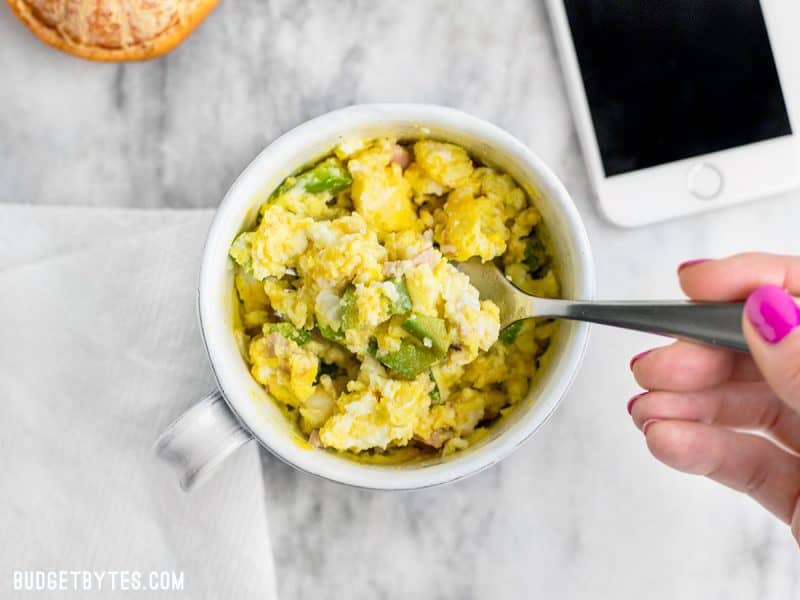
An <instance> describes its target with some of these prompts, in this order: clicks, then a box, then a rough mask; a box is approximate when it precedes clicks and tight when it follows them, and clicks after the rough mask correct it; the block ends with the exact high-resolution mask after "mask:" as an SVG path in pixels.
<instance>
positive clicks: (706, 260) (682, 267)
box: [678, 258, 709, 273]
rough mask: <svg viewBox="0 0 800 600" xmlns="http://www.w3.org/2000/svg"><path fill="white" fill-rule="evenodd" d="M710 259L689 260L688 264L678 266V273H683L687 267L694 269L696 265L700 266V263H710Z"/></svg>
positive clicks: (683, 263)
mask: <svg viewBox="0 0 800 600" xmlns="http://www.w3.org/2000/svg"><path fill="white" fill-rule="evenodd" d="M708 260H709V259H707V258H695V259H694V260H687V261H686V262H682V263H681V264H679V265H678V273H680V272H681V271H683V270H684V269H685V268H686V267H693V266H694V265H699V264H700V263H704V262H708Z"/></svg>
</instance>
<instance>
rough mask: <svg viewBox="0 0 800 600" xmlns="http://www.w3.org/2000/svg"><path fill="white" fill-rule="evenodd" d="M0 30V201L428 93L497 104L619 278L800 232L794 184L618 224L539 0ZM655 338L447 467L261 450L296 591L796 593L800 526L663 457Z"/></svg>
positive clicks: (152, 191)
mask: <svg viewBox="0 0 800 600" xmlns="http://www.w3.org/2000/svg"><path fill="white" fill-rule="evenodd" d="M0 49H1V51H0V184H2V185H0V201H2V202H9V203H15V202H20V203H37V204H74V205H91V206H105V207H111V206H119V207H141V208H163V207H173V208H199V207H213V206H215V205H216V204H217V203H218V201H219V199H220V198H221V196H222V194H223V193H224V191H225V190H226V189H227V187H228V186H229V185H230V183H231V182H232V180H233V179H234V177H235V176H236V175H237V173H238V172H239V171H240V170H241V169H242V168H243V167H244V165H246V164H247V162H248V161H249V160H250V159H251V158H252V157H253V156H254V155H255V154H256V153H257V152H258V151H259V150H260V149H261V148H262V147H263V146H264V145H265V144H267V143H268V142H269V141H270V140H272V139H274V138H275V137H276V136H277V135H279V134H280V133H282V132H284V131H286V130H288V129H289V128H291V127H292V126H294V125H297V124H299V123H301V122H303V121H304V120H306V119H308V118H310V117H313V116H315V115H318V114H320V113H322V112H325V111H328V110H331V109H334V108H337V107H341V106H345V105H347V104H352V103H357V102H379V101H417V102H433V103H440V104H446V105H450V106H454V107H457V108H461V109H463V110H466V111H468V112H471V113H473V114H476V115H478V116H480V117H483V118H485V119H488V120H490V121H492V122H494V123H496V124H498V125H500V126H501V127H503V128H505V129H507V130H508V131H510V132H511V133H513V134H514V135H515V136H517V137H518V138H520V139H521V140H522V141H523V142H525V143H526V144H528V145H529V146H530V147H532V148H533V149H534V150H535V151H536V152H537V153H538V154H539V155H540V156H541V157H542V158H543V159H544V160H545V161H547V162H548V163H549V164H550V165H551V166H552V168H553V169H554V170H555V172H556V173H557V174H558V175H559V176H560V177H561V178H562V179H563V181H564V182H565V184H566V185H567V187H568V189H569V190H570V192H571V193H572V194H573V197H574V199H575V202H576V204H577V205H578V208H579V209H580V211H581V212H582V214H583V216H584V219H585V221H586V226H587V229H588V231H589V235H590V238H591V241H592V244H593V248H594V251H595V258H596V261H597V265H598V277H599V292H600V295H602V296H605V297H630V298H634V297H639V298H646V297H659V296H665V297H666V296H677V294H678V293H679V291H678V288H677V285H676V283H675V281H674V276H673V273H674V267H675V264H676V263H677V262H679V261H681V260H684V259H688V258H693V257H696V256H717V255H722V254H725V253H729V252H734V251H739V250H744V249H748V248H761V249H771V250H777V251H785V252H795V253H798V251H800V247H798V241H797V239H798V238H797V235H796V223H797V222H798V221H799V220H800V203H798V200H800V196H798V194H797V192H792V193H788V194H784V195H783V196H781V197H779V198H772V199H769V200H767V201H763V202H758V203H755V204H750V205H745V206H740V207H736V208H732V209H728V210H726V211H723V212H719V213H711V214H706V215H701V216H697V217H693V218H690V219H683V220H679V221H674V222H670V223H665V224H660V225H655V226H650V227H647V228H644V229H639V230H634V231H628V230H622V229H618V228H615V227H613V226H611V225H609V224H607V223H606V222H604V221H603V220H602V219H601V218H600V217H599V216H598V215H597V213H596V211H595V209H594V208H593V203H592V200H591V193H590V189H589V185H588V181H587V177H586V172H585V169H584V166H583V163H582V159H581V155H580V151H579V148H578V145H577V142H576V136H575V131H574V127H573V124H572V121H571V117H570V114H569V110H568V107H567V104H566V97H565V93H564V87H563V82H562V78H561V75H560V72H559V68H558V65H557V61H556V57H555V50H554V47H553V42H552V39H551V34H550V30H549V26H548V22H547V17H546V13H545V10H544V8H543V6H542V4H541V3H540V2H536V1H525V0H494V1H492V2H485V1H484V0H470V1H458V2H456V1H455V0H452V1H449V2H446V1H438V2H435V1H429V0H406V1H404V2H388V1H366V0H365V1H360V2H359V1H348V2H330V1H328V2H325V1H322V0H319V1H317V2H310V1H298V0H283V1H274V2H267V1H258V0H223V1H222V3H221V5H220V6H219V7H218V9H217V10H216V11H215V13H214V14H213V15H212V16H211V17H210V18H209V19H208V21H207V22H206V23H205V24H203V25H202V26H201V27H200V29H199V30H198V31H197V32H196V33H195V34H194V35H192V36H191V37H190V38H189V39H188V40H187V41H186V42H185V43H184V44H183V45H182V46H181V47H180V48H179V49H177V50H176V51H175V52H173V53H172V54H170V55H169V56H167V57H166V58H163V59H161V60H157V61H152V62H149V63H142V64H125V65H104V64H91V63H87V62H84V61H81V60H78V59H75V58H71V57H68V56H65V55H62V54H60V53H58V52H55V51H53V50H51V49H49V48H47V47H45V46H44V45H42V44H40V43H38V42H37V41H36V40H35V39H34V38H33V37H32V36H31V35H30V34H29V33H28V31H27V30H26V29H24V28H23V27H22V26H21V25H20V24H19V23H17V22H16V20H15V19H14V18H13V17H12V16H11V15H10V14H9V13H8V11H6V10H5V9H0ZM789 91H790V92H791V90H789ZM794 98H796V95H793V94H791V93H790V100H792V101H794ZM643 201H646V199H643ZM654 343H663V342H662V341H660V340H659V339H656V338H648V337H647V336H643V335H638V334H632V333H624V332H615V331H609V330H603V329H595V331H594V332H593V339H592V343H591V346H590V350H589V353H588V355H587V360H586V363H585V366H584V368H583V370H582V371H581V374H580V376H579V377H578V380H577V382H576V384H575V386H574V387H573V389H572V391H571V393H570V394H569V396H568V398H567V399H566V400H565V402H564V404H563V405H562V406H561V408H560V409H559V411H558V412H557V414H556V416H555V417H554V418H553V419H552V421H551V422H550V424H549V425H548V426H547V427H546V428H544V429H543V430H542V431H541V432H540V434H539V435H537V436H536V438H534V439H533V440H532V441H530V442H529V443H528V444H526V445H525V446H524V447H523V448H522V449H521V450H520V451H518V452H517V453H516V454H515V455H514V456H513V457H512V458H510V459H509V460H507V461H505V462H504V463H503V464H501V465H499V466H497V467H495V468H493V469H491V470H489V471H488V472H485V473H483V474H481V475H479V476H476V477H474V478H472V479H470V480H468V481H465V482H462V483H459V484H456V485H453V486H449V487H445V488H441V489H436V490H430V491H425V492H419V493H413V494H412V493H406V494H385V493H373V492H366V491H359V490H353V489H348V488H344V487H341V486H337V485H334V484H330V483H326V482H322V481H318V480H315V479H312V478H310V477H308V476H306V475H302V474H299V473H296V472H295V471H293V470H292V469H290V468H288V467H286V466H284V465H283V464H281V463H279V462H278V461H277V460H275V459H273V458H271V457H269V456H268V455H266V454H264V455H263V456H262V463H263V476H264V486H265V490H266V497H267V503H266V510H267V513H268V517H269V522H270V529H271V534H272V541H273V548H274V552H275V560H276V567H277V575H278V584H279V590H280V593H281V596H282V597H284V598H305V597H317V598H328V597H337V596H342V597H347V598H352V599H356V598H384V597H385V598H392V597H399V596H401V595H403V596H406V595H414V596H420V595H421V596H423V597H426V598H472V597H474V598H479V597H493V598H494V597H496V598H501V597H502V598H506V597H508V598H511V597H531V596H534V595H536V596H541V597H575V598H578V597H598V598H602V597H615V598H639V597H647V598H651V599H655V598H664V599H666V598H676V597H680V598H725V599H732V598H753V597H759V598H787V599H788V598H795V597H797V596H798V593H800V589H799V588H798V581H797V579H798V573H800V569H798V567H800V561H798V555H797V553H796V551H795V546H794V542H793V541H792V539H791V537H790V535H789V532H788V529H787V528H786V527H785V526H783V525H782V524H779V523H777V522H775V521H774V520H773V519H772V518H771V517H770V516H769V515H767V514H766V513H765V512H764V511H763V510H761V509H760V508H759V507H758V506H756V505H755V504H754V503H752V502H751V501H750V500H748V499H747V498H744V497H741V496H739V495H736V494H734V493H732V492H729V491H727V490H724V489H721V488H718V487H717V486H715V485H713V484H711V483H709V482H707V481H705V480H702V479H697V478H692V477H689V476H684V475H681V474H678V473H675V472H673V471H670V470H669V469H667V468H666V467H664V466H662V465H660V464H658V463H657V462H656V461H655V460H654V459H652V458H651V457H650V456H649V455H648V453H647V451H646V448H645V445H644V442H643V439H642V437H641V434H639V432H638V431H636V429H635V428H634V427H632V425H631V424H630V419H629V417H628V415H627V414H626V412H625V404H626V402H627V399H628V397H629V396H630V395H632V394H633V393H635V392H636V385H635V383H634V382H633V380H632V378H631V377H630V374H629V372H628V368H627V362H628V357H629V356H630V355H632V354H633V353H634V352H636V351H638V350H641V349H644V348H645V347H647V346H648V345H652V344H654ZM200 368H204V369H205V368H206V367H205V366H202V367H200ZM259 484H260V483H259ZM209 550H210V552H211V554H212V555H213V549H209ZM214 560H225V557H215V559H214ZM209 568H213V562H210V565H209Z"/></svg>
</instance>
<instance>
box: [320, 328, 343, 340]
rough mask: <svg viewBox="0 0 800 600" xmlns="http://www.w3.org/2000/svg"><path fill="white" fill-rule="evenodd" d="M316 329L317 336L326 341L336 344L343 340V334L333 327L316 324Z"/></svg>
mask: <svg viewBox="0 0 800 600" xmlns="http://www.w3.org/2000/svg"><path fill="white" fill-rule="evenodd" d="M317 327H319V334H320V335H321V336H322V337H324V338H325V339H326V340H330V341H331V342H337V343H338V342H341V341H343V340H344V333H343V332H341V331H336V330H335V329H334V328H333V327H329V326H327V325H319V324H317Z"/></svg>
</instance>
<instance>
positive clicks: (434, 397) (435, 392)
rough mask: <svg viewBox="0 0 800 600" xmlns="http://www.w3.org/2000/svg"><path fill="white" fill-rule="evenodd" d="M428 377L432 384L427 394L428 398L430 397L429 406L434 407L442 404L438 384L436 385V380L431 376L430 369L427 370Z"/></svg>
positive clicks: (431, 371)
mask: <svg viewBox="0 0 800 600" xmlns="http://www.w3.org/2000/svg"><path fill="white" fill-rule="evenodd" d="M428 377H430V378H431V381H432V382H433V389H432V390H431V391H430V392H428V396H430V397H431V406H436V405H437V404H441V403H442V393H441V392H440V391H439V384H438V383H436V378H435V377H434V376H433V370H432V369H428Z"/></svg>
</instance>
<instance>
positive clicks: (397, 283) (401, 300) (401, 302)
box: [389, 277, 413, 315]
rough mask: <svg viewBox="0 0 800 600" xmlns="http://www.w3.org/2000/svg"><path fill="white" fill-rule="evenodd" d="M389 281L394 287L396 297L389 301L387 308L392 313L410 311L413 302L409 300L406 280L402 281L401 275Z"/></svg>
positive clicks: (397, 313)
mask: <svg viewBox="0 0 800 600" xmlns="http://www.w3.org/2000/svg"><path fill="white" fill-rule="evenodd" d="M391 281H392V284H393V285H394V288H395V289H396V290H397V299H396V300H392V301H391V302H390V307H389V308H390V310H391V312H392V314H393V315H399V314H402V313H405V312H408V311H410V310H411V308H412V307H413V304H412V302H411V296H410V295H409V293H408V288H407V287H406V282H405V281H403V279H402V277H397V278H395V279H392V280H391Z"/></svg>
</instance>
